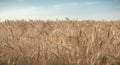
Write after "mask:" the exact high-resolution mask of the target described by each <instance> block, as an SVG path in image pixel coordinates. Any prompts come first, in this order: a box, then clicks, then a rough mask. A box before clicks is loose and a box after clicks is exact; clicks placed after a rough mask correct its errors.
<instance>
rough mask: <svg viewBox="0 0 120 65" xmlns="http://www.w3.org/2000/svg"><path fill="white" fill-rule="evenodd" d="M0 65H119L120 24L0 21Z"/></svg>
mask: <svg viewBox="0 0 120 65" xmlns="http://www.w3.org/2000/svg"><path fill="white" fill-rule="evenodd" d="M0 65H120V21H94V20H84V21H77V20H69V19H68V20H56V21H51V20H48V21H42V20H29V21H26V20H16V21H12V20H6V21H4V22H0Z"/></svg>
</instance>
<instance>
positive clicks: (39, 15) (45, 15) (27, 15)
mask: <svg viewBox="0 0 120 65" xmlns="http://www.w3.org/2000/svg"><path fill="white" fill-rule="evenodd" d="M64 17H68V18H71V19H79V20H88V19H94V20H118V19H119V20H120V0H0V19H56V18H58V19H64Z"/></svg>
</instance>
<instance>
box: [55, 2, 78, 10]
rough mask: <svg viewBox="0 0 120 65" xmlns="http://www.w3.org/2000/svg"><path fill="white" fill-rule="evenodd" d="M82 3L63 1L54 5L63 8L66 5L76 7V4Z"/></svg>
mask: <svg viewBox="0 0 120 65" xmlns="http://www.w3.org/2000/svg"><path fill="white" fill-rule="evenodd" d="M79 5H80V3H77V2H70V3H61V4H55V5H53V7H54V8H56V9H62V8H65V7H75V6H79Z"/></svg>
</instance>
